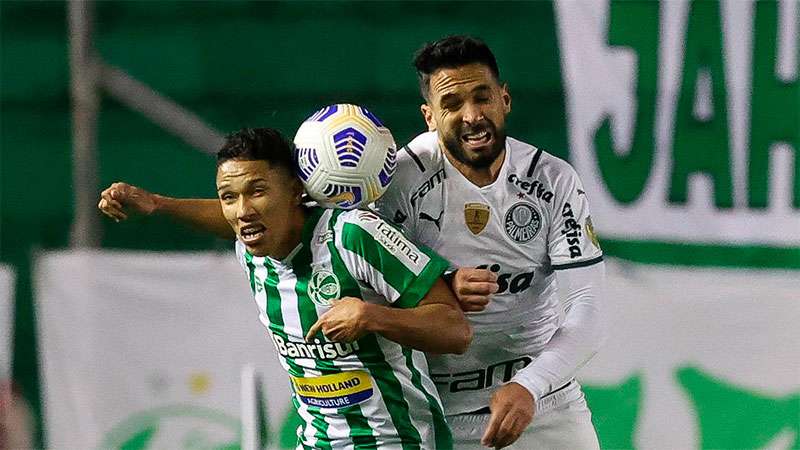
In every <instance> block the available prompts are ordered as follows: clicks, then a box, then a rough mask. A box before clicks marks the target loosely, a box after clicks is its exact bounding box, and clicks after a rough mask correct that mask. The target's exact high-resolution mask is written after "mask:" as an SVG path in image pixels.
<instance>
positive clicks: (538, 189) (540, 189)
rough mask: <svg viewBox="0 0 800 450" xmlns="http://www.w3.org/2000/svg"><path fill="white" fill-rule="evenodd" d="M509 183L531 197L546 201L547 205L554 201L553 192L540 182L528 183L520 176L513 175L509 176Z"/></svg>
mask: <svg viewBox="0 0 800 450" xmlns="http://www.w3.org/2000/svg"><path fill="white" fill-rule="evenodd" d="M508 182H509V183H511V184H513V185H514V186H516V187H517V188H518V189H520V190H521V191H522V192H524V193H526V194H528V195H530V196H531V197H535V198H538V199H540V200H544V201H545V202H547V203H550V202H551V201H553V191H551V190H549V189H547V188H546V187H545V186H544V184H543V183H542V182H541V181H539V180H533V181H526V180H524V179H523V178H521V177H520V176H519V175H517V174H515V173H512V174H511V175H509V176H508Z"/></svg>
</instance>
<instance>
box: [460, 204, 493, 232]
mask: <svg viewBox="0 0 800 450" xmlns="http://www.w3.org/2000/svg"><path fill="white" fill-rule="evenodd" d="M464 222H465V223H466V224H467V228H469V231H471V232H472V234H478V233H480V232H481V231H483V229H484V228H486V224H487V223H489V205H484V204H483V203H467V204H465V205H464Z"/></svg>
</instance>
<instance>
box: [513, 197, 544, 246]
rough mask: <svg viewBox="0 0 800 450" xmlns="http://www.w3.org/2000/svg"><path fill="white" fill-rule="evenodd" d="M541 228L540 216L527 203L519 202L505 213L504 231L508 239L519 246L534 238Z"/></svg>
mask: <svg viewBox="0 0 800 450" xmlns="http://www.w3.org/2000/svg"><path fill="white" fill-rule="evenodd" d="M541 228H542V216H540V215H539V211H536V208H534V207H533V205H531V204H530V203H528V202H519V203H515V204H514V205H512V206H511V208H509V210H508V212H507V213H506V219H505V229H506V234H507V235H508V237H510V238H511V239H513V240H514V241H515V242H519V243H520V244H522V243H525V242H528V241H530V240H531V239H533V238H534V237H536V234H538V233H539V230H540V229H541Z"/></svg>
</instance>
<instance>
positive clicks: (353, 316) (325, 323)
mask: <svg viewBox="0 0 800 450" xmlns="http://www.w3.org/2000/svg"><path fill="white" fill-rule="evenodd" d="M370 306H373V305H370V304H369V303H366V302H365V301H363V300H361V299H359V298H355V297H342V298H341V299H339V300H334V301H333V306H332V307H331V309H329V310H328V311H327V312H325V313H324V314H323V315H321V316H319V319H317V321H316V322H315V323H314V325H312V326H311V328H310V329H309V330H308V333H307V334H306V341H311V340H312V339H313V338H314V335H315V334H317V332H318V331H319V330H322V333H323V334H324V335H325V337H326V338H328V339H329V340H331V341H336V342H353V341H355V340H356V339H358V338H360V337H362V336H364V335H365V334H367V325H368V324H369V318H368V314H369V308H370Z"/></svg>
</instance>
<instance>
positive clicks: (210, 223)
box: [97, 182, 235, 239]
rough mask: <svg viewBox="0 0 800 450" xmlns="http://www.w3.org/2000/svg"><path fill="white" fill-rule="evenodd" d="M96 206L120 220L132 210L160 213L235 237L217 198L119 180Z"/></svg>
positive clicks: (147, 214)
mask: <svg viewBox="0 0 800 450" xmlns="http://www.w3.org/2000/svg"><path fill="white" fill-rule="evenodd" d="M97 207H98V208H99V209H100V211H102V212H103V214H105V215H107V216H108V217H111V218H112V219H114V220H116V221H117V222H119V221H120V220H125V219H127V218H128V215H129V214H130V213H131V212H135V213H138V214H143V215H146V216H149V215H152V214H159V215H164V216H168V217H172V218H174V219H178V220H180V221H182V222H185V223H187V224H189V225H192V226H194V227H196V228H199V229H201V230H204V231H208V232H210V233H212V234H215V235H217V236H219V237H221V238H225V239H233V238H235V234H234V232H233V230H232V229H231V227H230V225H228V222H227V221H226V220H225V217H224V216H223V215H222V209H221V207H220V204H219V200H217V199H190V198H173V197H167V196H164V195H159V194H154V193H152V192H149V191H146V190H144V189H142V188H139V187H137V186H133V185H130V184H127V183H121V182H118V183H114V184H112V185H111V186H109V187H108V188H107V189H105V190H104V191H103V192H102V193H101V194H100V202H99V203H98V205H97Z"/></svg>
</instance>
